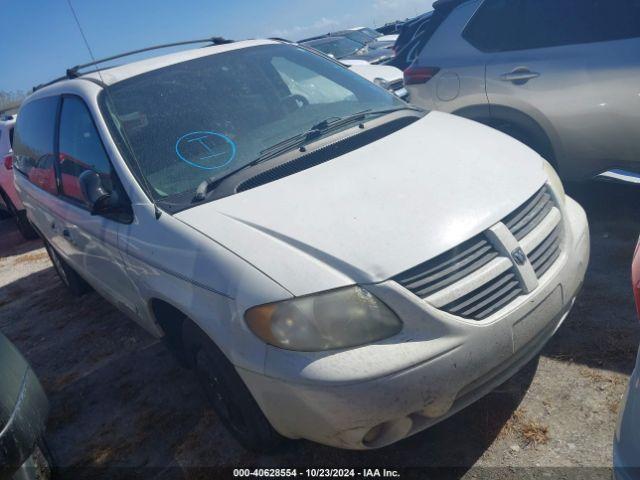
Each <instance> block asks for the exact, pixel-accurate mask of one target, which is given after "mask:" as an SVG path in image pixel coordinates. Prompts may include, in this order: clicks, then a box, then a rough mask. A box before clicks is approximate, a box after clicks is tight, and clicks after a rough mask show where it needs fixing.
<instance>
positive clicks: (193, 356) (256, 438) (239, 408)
mask: <svg viewBox="0 0 640 480" xmlns="http://www.w3.org/2000/svg"><path fill="white" fill-rule="evenodd" d="M183 339H184V344H185V351H186V352H187V355H188V356H189V361H190V364H191V365H192V366H193V369H194V371H195V373H196V376H197V378H198V381H199V383H200V385H201V387H202V389H203V390H204V393H205V395H206V397H207V399H208V400H209V403H210V404H211V406H212V407H213V409H214V410H215V412H216V414H217V415H218V418H219V419H220V421H221V422H222V424H223V425H224V426H225V428H226V429H227V430H228V431H229V433H231V435H233V437H234V438H235V439H236V440H237V441H238V442H239V443H240V444H241V445H242V446H243V447H244V448H245V449H247V450H249V451H252V452H256V453H269V452H273V451H274V450H275V449H277V448H278V446H280V444H281V443H282V441H283V440H284V439H283V437H282V436H280V434H278V433H277V432H276V431H275V430H274V429H273V427H272V426H271V424H270V423H269V421H268V420H267V418H266V417H265V415H264V413H262V410H260V407H259V406H258V404H257V403H256V401H255V399H254V398H253V396H252V395H251V392H249V389H248V388H247V386H246V385H245V384H244V382H243V381H242V379H241V378H240V375H238V372H237V371H236V369H235V368H234V366H233V365H232V364H231V362H230V361H229V360H228V359H227V357H226V356H225V355H224V354H223V353H222V352H221V351H220V349H219V348H218V347H217V346H216V345H215V344H214V343H213V342H212V341H211V340H210V339H209V337H208V336H207V335H206V334H205V333H204V332H203V331H202V330H201V329H200V328H199V327H198V326H196V325H195V324H193V323H192V322H190V321H185V322H184V326H183Z"/></svg>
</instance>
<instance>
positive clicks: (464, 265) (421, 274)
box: [395, 236, 498, 298]
mask: <svg viewBox="0 0 640 480" xmlns="http://www.w3.org/2000/svg"><path fill="white" fill-rule="evenodd" d="M497 256H498V252H497V251H496V250H495V249H494V248H493V246H492V245H491V244H490V243H489V242H488V241H487V240H486V239H485V238H484V237H483V236H478V237H474V238H472V239H471V240H469V241H467V242H465V243H463V244H462V245H460V246H459V247H458V248H455V249H453V250H449V251H448V252H445V253H444V254H442V255H439V256H438V257H436V258H434V259H433V260H430V261H429V262H426V263H423V264H421V265H418V266H417V267H415V268H413V269H411V270H409V271H408V272H405V273H403V274H400V275H398V276H397V277H396V278H395V280H396V281H397V282H398V283H400V284H402V285H403V286H404V287H405V288H406V289H408V290H410V291H411V292H413V293H414V294H415V295H418V296H419V297H421V298H425V297H427V296H429V295H430V294H431V293H433V292H436V291H438V290H442V289H443V288H446V287H448V286H449V285H452V284H454V283H455V282H457V281H458V280H460V279H461V278H463V277H465V276H466V275H469V274H470V273H473V272H474V271H476V270H478V269H479V268H482V267H483V266H484V265H486V264H488V263H489V262H491V260H493V259H494V258H496V257H497Z"/></svg>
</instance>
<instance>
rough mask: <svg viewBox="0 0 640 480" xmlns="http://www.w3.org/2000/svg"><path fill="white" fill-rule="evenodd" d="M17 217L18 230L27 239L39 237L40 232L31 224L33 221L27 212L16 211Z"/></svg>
mask: <svg viewBox="0 0 640 480" xmlns="http://www.w3.org/2000/svg"><path fill="white" fill-rule="evenodd" d="M15 218H16V225H18V230H19V231H20V234H21V235H22V236H23V238H24V239H25V240H35V239H36V238H38V232H36V231H35V229H34V228H33V225H31V222H30V221H29V219H28V218H27V212H25V211H24V210H22V211H20V212H16V216H15Z"/></svg>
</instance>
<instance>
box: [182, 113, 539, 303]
mask: <svg viewBox="0 0 640 480" xmlns="http://www.w3.org/2000/svg"><path fill="white" fill-rule="evenodd" d="M546 180H547V177H546V174H545V172H544V167H543V161H542V159H541V158H540V156H539V155H538V154H536V153H535V152H534V151H533V150H531V149H529V148H528V147H526V146H524V145H523V144H521V143H519V142H517V141H516V140H513V139H512V138H511V137H508V136H507V135H504V134H502V133H500V132H498V131H496V130H493V129H491V128H488V127H485V126H483V125H480V124H478V123H475V122H472V121H469V120H465V119H462V118H459V117H455V116H452V115H448V114H445V113H439V112H431V113H429V114H427V115H426V116H425V117H424V118H422V119H421V120H419V121H417V122H415V123H413V124H411V125H409V126H407V127H405V128H403V129H401V130H399V131H397V132H395V133H393V134H391V135H389V136H387V137H384V138H382V139H380V140H378V141H375V142H373V143H371V144H369V145H366V146H365V147H362V148H360V149H357V150H354V151H352V152H350V153H348V154H345V155H343V156H341V157H338V158H335V159H333V160H330V161H328V162H326V163H323V164H321V165H318V166H316V167H313V168H310V169H308V170H305V171H302V172H299V173H296V174H294V175H290V176H288V177H285V178H283V179H280V180H276V181H274V182H271V183H268V184H266V185H262V186H259V187H257V188H254V189H252V190H248V191H245V192H242V193H238V194H236V195H232V196H230V197H226V198H223V199H220V200H217V201H215V202H211V203H207V204H203V205H200V206H197V207H194V208H191V209H189V210H185V211H183V212H180V213H179V214H177V215H176V218H178V219H180V220H181V221H182V222H184V223H186V224H188V225H190V226H191V227H193V228H194V229H196V230H198V231H200V232H202V233H203V234H204V235H206V236H208V237H210V238H211V239H212V240H214V241H216V242H218V243H220V244H222V245H224V246H225V247H226V248H228V249H229V250H231V251H232V252H234V253H235V254H237V255H239V256H240V257H242V258H244V259H245V260H246V261H247V262H249V263H251V264H252V265H253V266H255V267H256V268H257V269H259V270H260V271H262V272H263V273H265V274H266V275H268V276H270V277H271V278H272V279H273V280H274V281H276V282H277V283H279V284H280V285H281V286H283V287H284V288H286V289H287V290H289V291H290V292H291V293H292V294H293V295H305V294H309V293H313V292H317V291H324V290H329V289H332V288H338V287H341V286H346V285H350V284H353V283H363V284H366V283H376V282H380V281H384V280H386V279H389V278H390V277H393V276H394V275H396V274H398V273H401V272H404V271H405V270H408V269H410V268H412V267H414V266H416V265H418V264H420V263H422V262H425V261H427V260H429V259H431V258H433V257H435V256H437V255H439V254H441V253H443V252H445V251H447V250H449V249H451V248H453V247H455V246H456V245H458V244H460V243H462V242H463V241H465V240H467V239H469V238H471V237H473V236H474V235H477V234H478V233H480V232H482V231H484V230H486V229H487V228H489V227H491V226H493V225H494V224H496V223H497V222H499V221H500V220H502V219H503V218H504V217H506V216H507V215H508V214H509V213H511V212H512V211H513V210H514V209H516V208H517V207H518V206H520V205H521V204H523V203H524V202H525V201H526V200H527V199H528V198H529V197H531V196H532V195H533V194H534V193H535V192H536V191H537V190H538V189H539V188H540V187H541V186H542V185H543V184H544V183H545V181H546Z"/></svg>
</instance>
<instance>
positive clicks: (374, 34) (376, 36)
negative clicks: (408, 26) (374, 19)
mask: <svg viewBox="0 0 640 480" xmlns="http://www.w3.org/2000/svg"><path fill="white" fill-rule="evenodd" d="M349 30H352V31H354V32H361V33H364V34H365V35H367V36H368V37H371V38H372V39H373V40H376V41H378V42H392V43H395V41H396V40H398V34H397V33H394V34H391V35H383V34H382V33H380V32H378V31H377V30H374V29H373V28H369V27H356V28H350V29H349Z"/></svg>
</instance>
